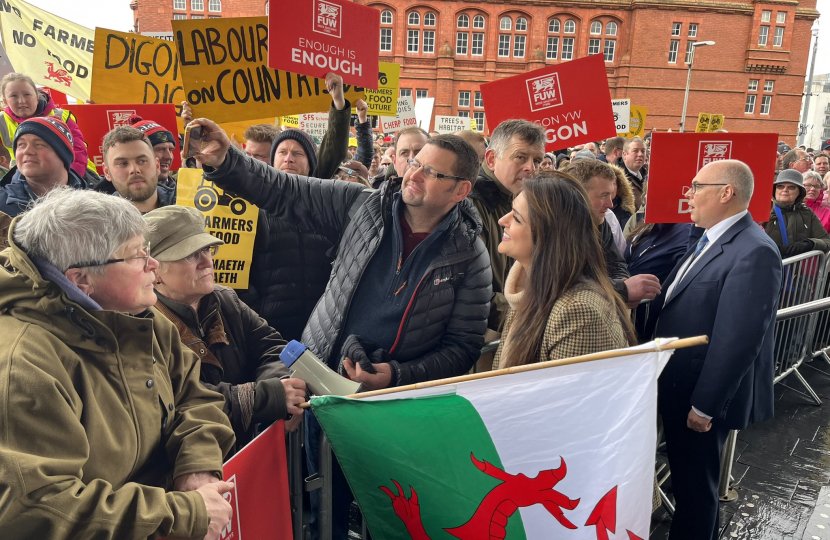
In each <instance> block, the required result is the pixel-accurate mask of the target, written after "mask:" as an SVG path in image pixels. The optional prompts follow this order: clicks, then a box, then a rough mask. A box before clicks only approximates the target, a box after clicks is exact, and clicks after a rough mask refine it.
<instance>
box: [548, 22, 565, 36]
mask: <svg viewBox="0 0 830 540" xmlns="http://www.w3.org/2000/svg"><path fill="white" fill-rule="evenodd" d="M561 27H562V25H561V24H559V19H551V20H550V22H549V23H548V33H550V34H558V33H559V32H560V30H561Z"/></svg>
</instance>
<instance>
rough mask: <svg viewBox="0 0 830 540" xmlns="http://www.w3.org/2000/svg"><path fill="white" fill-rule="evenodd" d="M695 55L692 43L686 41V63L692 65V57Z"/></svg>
mask: <svg viewBox="0 0 830 540" xmlns="http://www.w3.org/2000/svg"><path fill="white" fill-rule="evenodd" d="M694 54H695V46H694V41H687V42H686V63H687V64H691V63H692V56H694Z"/></svg>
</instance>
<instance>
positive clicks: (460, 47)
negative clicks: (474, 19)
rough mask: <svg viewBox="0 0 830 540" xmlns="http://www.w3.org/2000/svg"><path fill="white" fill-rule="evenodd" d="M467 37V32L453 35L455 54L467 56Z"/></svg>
mask: <svg viewBox="0 0 830 540" xmlns="http://www.w3.org/2000/svg"><path fill="white" fill-rule="evenodd" d="M469 36H470V34H468V33H467V32H458V33H457V34H456V35H455V54H467V45H468V40H469Z"/></svg>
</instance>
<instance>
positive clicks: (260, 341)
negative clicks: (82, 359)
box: [144, 206, 305, 448]
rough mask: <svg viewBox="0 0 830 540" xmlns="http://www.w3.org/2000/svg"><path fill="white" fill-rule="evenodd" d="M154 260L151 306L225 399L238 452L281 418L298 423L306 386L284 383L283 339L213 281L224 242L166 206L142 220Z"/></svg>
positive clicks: (184, 212)
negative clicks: (258, 429)
mask: <svg viewBox="0 0 830 540" xmlns="http://www.w3.org/2000/svg"><path fill="white" fill-rule="evenodd" d="M144 219H145V220H146V221H147V223H148V225H149V226H150V229H151V230H150V233H149V234H148V238H149V239H150V241H151V242H152V245H153V257H154V258H155V259H157V260H158V261H159V268H158V270H156V276H157V277H156V281H155V290H156V296H158V300H159V301H158V304H156V309H158V310H159V311H160V312H161V313H162V314H164V316H165V317H167V318H168V319H170V320H171V321H172V322H173V324H174V325H175V326H176V328H178V330H179V335H180V336H181V341H182V343H183V344H184V345H185V346H186V347H188V348H190V349H191V350H192V351H193V352H195V353H196V354H197V355H198V356H199V358H200V359H201V361H202V368H201V373H200V379H201V381H202V383H203V384H204V385H205V386H207V387H208V388H210V389H211V390H215V391H216V392H219V393H221V394H222V395H223V396H225V404H224V411H225V414H227V415H228V417H229V418H230V420H231V425H232V426H233V430H234V432H235V433H236V440H237V447H239V448H241V447H242V446H244V445H245V444H247V443H248V442H250V440H251V439H252V438H253V436H254V434H255V429H256V426H257V424H264V425H265V426H267V425H270V424H271V423H273V422H275V421H277V420H282V419H284V418H286V417H287V416H288V414H289V413H290V414H293V415H296V417H297V418H296V419H295V420H293V422H291V423H290V424H289V425H288V428H289V429H293V428H294V427H296V425H297V424H298V423H299V416H300V415H301V414H302V413H303V410H302V409H300V408H299V404H300V403H302V402H303V401H305V382H304V381H302V380H300V379H290V378H287V377H288V370H287V369H286V367H285V365H284V364H283V363H282V361H280V359H279V355H280V353H281V352H282V350H283V348H284V347H285V344H286V342H285V340H284V339H283V338H282V336H281V335H280V333H279V332H277V331H276V330H274V329H273V328H271V327H270V326H269V325H268V323H267V322H266V321H265V319H263V318H262V317H260V316H259V315H257V314H256V313H255V312H254V311H253V310H252V309H251V308H249V307H248V306H247V305H246V304H244V303H243V302H242V301H241V300H239V297H238V296H237V295H236V293H235V292H234V290H233V289H229V288H227V287H222V286H220V285H215V284H214V282H213V256H214V255H216V253H217V249H218V248H219V246H220V245H222V244H224V242H223V241H222V240H220V239H219V238H216V237H215V236H211V235H210V234H208V233H206V232H205V225H204V223H205V222H204V217H202V214H201V213H200V212H199V211H198V210H196V209H195V208H186V207H184V206H165V207H163V208H158V209H156V210H153V211H152V212H148V213H147V214H145V215H144Z"/></svg>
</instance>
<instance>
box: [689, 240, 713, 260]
mask: <svg viewBox="0 0 830 540" xmlns="http://www.w3.org/2000/svg"><path fill="white" fill-rule="evenodd" d="M708 243H709V238H708V237H707V236H706V234H704V235H703V236H701V237H700V240H698V241H697V247H695V254H694V255H692V260H695V259H697V256H698V255H700V252H701V251H703V250H704V248H706V244H708ZM689 264H691V263H689Z"/></svg>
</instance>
